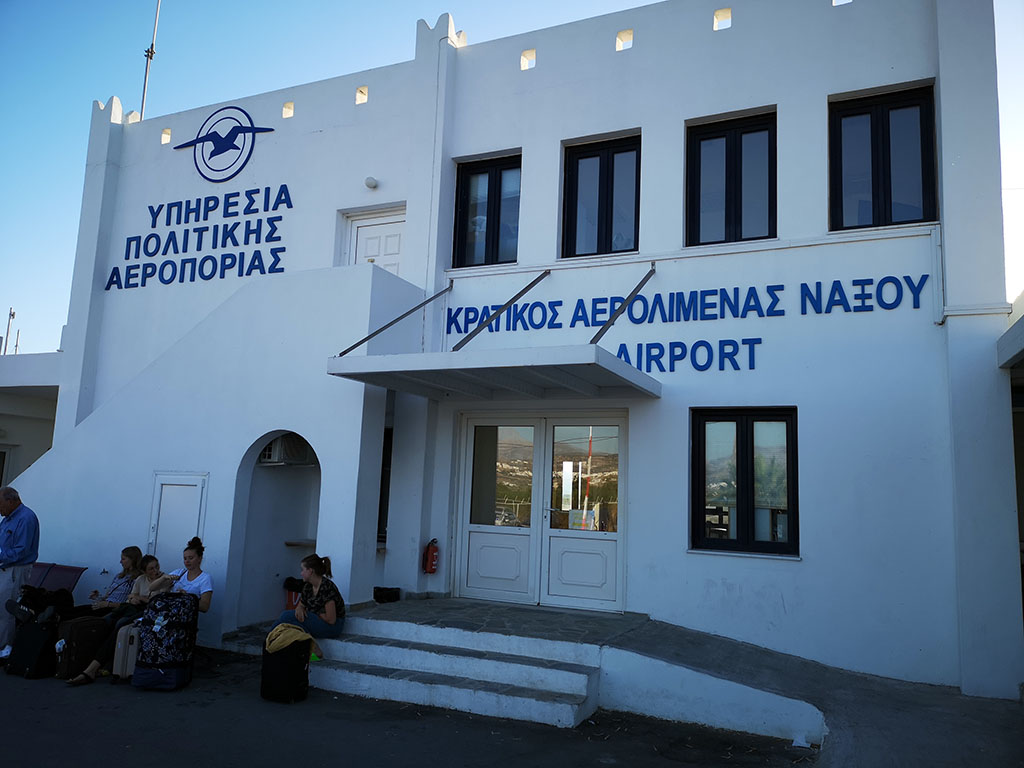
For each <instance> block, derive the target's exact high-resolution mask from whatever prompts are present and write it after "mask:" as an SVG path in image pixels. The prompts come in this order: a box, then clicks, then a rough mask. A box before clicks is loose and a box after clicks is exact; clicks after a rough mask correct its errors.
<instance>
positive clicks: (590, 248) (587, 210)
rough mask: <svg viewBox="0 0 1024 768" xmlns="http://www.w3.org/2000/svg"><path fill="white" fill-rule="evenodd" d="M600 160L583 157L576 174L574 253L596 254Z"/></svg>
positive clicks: (598, 158)
mask: <svg viewBox="0 0 1024 768" xmlns="http://www.w3.org/2000/svg"><path fill="white" fill-rule="evenodd" d="M600 179H601V158H600V157H584V158H582V159H581V160H580V163H579V168H578V170H577V172H576V253H577V254H586V253H596V252H597V221H598V208H599V206H598V197H599V196H600V192H601V187H600V184H599V182H600Z"/></svg>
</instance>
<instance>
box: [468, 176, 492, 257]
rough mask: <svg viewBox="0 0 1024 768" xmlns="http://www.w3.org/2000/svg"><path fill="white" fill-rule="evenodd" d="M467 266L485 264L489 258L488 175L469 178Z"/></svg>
mask: <svg viewBox="0 0 1024 768" xmlns="http://www.w3.org/2000/svg"><path fill="white" fill-rule="evenodd" d="M465 235H466V264H467V265H476V264H483V263H484V260H485V259H486V258H487V174H486V173H474V174H473V175H472V176H470V177H469V216H468V217H467V219H466V233H465Z"/></svg>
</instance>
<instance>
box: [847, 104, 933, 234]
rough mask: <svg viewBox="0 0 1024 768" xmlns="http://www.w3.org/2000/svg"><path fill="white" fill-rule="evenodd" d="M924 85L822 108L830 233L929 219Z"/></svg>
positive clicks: (929, 139) (928, 117)
mask: <svg viewBox="0 0 1024 768" xmlns="http://www.w3.org/2000/svg"><path fill="white" fill-rule="evenodd" d="M937 208H938V206H937V192H936V171H935V107H934V102H933V98H932V89H931V88H917V89H914V90H910V91H900V92H897V93H889V94H884V95H882V96H873V97H869V98H865V99H854V100H850V101H836V102H833V103H832V104H830V105H829V214H830V215H829V218H830V222H829V225H830V228H831V229H833V230H837V229H855V228H857V227H880V226H887V225H890V224H910V223H914V222H919V221H935V220H936V219H937V218H938V210H937Z"/></svg>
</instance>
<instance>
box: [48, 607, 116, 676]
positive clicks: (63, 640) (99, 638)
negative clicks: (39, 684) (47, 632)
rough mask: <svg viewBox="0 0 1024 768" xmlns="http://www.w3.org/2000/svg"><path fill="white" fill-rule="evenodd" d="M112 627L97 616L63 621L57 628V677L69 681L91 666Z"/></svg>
mask: <svg viewBox="0 0 1024 768" xmlns="http://www.w3.org/2000/svg"><path fill="white" fill-rule="evenodd" d="M109 631H110V625H109V624H108V623H107V622H106V621H104V620H103V619H102V618H99V617H97V616H82V617H80V618H77V619H70V620H68V621H62V622H61V623H60V626H59V627H58V628H57V648H58V650H57V677H59V678H61V679H62V680H69V679H71V678H72V677H74V676H75V675H77V674H79V673H80V672H81V671H82V670H83V669H85V668H86V667H87V666H89V662H90V661H92V660H93V659H94V658H95V657H96V651H98V650H99V647H100V643H102V642H103V638H104V637H106V636H107V633H108V632H109Z"/></svg>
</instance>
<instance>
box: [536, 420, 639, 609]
mask: <svg viewBox="0 0 1024 768" xmlns="http://www.w3.org/2000/svg"><path fill="white" fill-rule="evenodd" d="M545 437H546V440H545V459H546V465H547V468H548V472H547V473H546V474H545V477H544V480H545V481H546V484H545V489H544V490H545V492H546V502H547V503H546V505H545V509H544V515H543V524H544V528H543V535H542V540H541V546H542V552H541V561H542V563H541V578H542V583H541V602H542V603H544V604H545V605H561V606H568V607H578V608H591V609H597V610H622V571H623V559H622V556H621V554H620V550H621V546H620V541H621V528H622V524H623V522H624V516H623V514H622V513H623V511H624V506H625V505H624V504H623V503H621V502H622V499H624V498H625V494H624V493H623V488H622V481H623V479H624V477H625V473H624V472H623V471H622V470H623V469H624V462H623V448H624V447H625V423H624V421H622V420H618V419H549V420H548V421H547V424H546V431H545Z"/></svg>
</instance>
